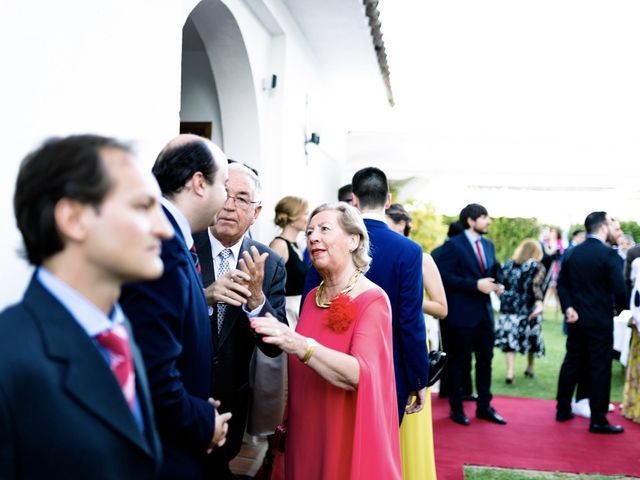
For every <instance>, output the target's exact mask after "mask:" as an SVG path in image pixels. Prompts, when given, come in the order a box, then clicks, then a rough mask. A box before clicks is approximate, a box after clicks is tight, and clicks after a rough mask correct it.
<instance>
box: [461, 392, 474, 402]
mask: <svg viewBox="0 0 640 480" xmlns="http://www.w3.org/2000/svg"><path fill="white" fill-rule="evenodd" d="M462 400H463V401H465V402H477V401H478V395H476V394H475V393H470V394H469V395H463V397H462Z"/></svg>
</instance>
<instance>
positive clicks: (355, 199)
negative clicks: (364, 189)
mask: <svg viewBox="0 0 640 480" xmlns="http://www.w3.org/2000/svg"><path fill="white" fill-rule="evenodd" d="M351 205H353V206H354V207H356V208H358V209H359V208H360V201H359V200H358V197H356V194H355V193H353V192H351Z"/></svg>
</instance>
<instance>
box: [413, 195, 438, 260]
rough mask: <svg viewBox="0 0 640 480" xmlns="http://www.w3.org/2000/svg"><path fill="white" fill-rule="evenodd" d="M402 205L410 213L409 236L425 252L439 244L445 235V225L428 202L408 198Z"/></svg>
mask: <svg viewBox="0 0 640 480" xmlns="http://www.w3.org/2000/svg"><path fill="white" fill-rule="evenodd" d="M404 206H405V208H406V209H407V211H408V212H409V214H410V215H411V224H412V226H413V228H412V229H411V238H412V239H413V240H415V241H416V242H418V243H419V244H420V245H421V246H422V249H423V250H424V251H425V252H430V251H431V250H433V249H434V248H435V247H437V246H438V245H440V244H441V243H442V242H444V240H445V239H446V237H447V226H445V225H444V223H443V222H442V216H441V215H438V214H437V213H436V209H435V207H434V206H433V205H431V204H430V203H423V202H418V201H416V200H408V201H406V202H404Z"/></svg>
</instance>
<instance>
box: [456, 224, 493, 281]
mask: <svg viewBox="0 0 640 480" xmlns="http://www.w3.org/2000/svg"><path fill="white" fill-rule="evenodd" d="M453 238H454V239H455V238H460V243H462V250H463V251H464V252H466V254H467V261H468V263H469V264H471V265H472V268H473V270H474V271H475V272H476V273H477V274H478V277H482V276H483V274H482V270H480V262H479V261H478V255H477V253H476V252H474V251H473V246H472V245H471V242H469V239H468V238H467V236H466V234H465V233H464V232H463V233H461V234H460V235H458V236H457V237H453ZM483 248H484V245H483ZM485 270H487V271H488V269H487V268H485Z"/></svg>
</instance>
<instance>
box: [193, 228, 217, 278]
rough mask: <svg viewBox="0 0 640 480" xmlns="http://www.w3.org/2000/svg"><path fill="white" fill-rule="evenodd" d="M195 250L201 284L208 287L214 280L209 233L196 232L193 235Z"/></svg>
mask: <svg viewBox="0 0 640 480" xmlns="http://www.w3.org/2000/svg"><path fill="white" fill-rule="evenodd" d="M193 240H194V242H195V246H196V249H197V250H198V258H200V269H201V271H202V283H203V284H204V286H205V287H208V286H209V285H211V284H212V283H213V282H214V281H215V280H216V274H215V270H214V267H213V256H212V253H211V242H210V241H209V232H208V231H207V230H205V231H203V232H198V233H196V234H194V235H193Z"/></svg>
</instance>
